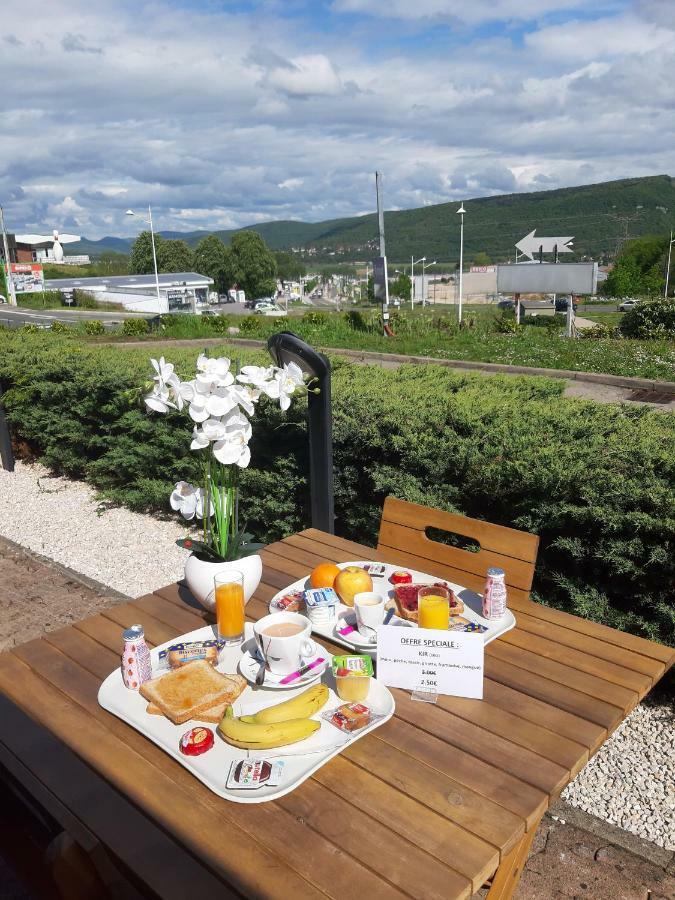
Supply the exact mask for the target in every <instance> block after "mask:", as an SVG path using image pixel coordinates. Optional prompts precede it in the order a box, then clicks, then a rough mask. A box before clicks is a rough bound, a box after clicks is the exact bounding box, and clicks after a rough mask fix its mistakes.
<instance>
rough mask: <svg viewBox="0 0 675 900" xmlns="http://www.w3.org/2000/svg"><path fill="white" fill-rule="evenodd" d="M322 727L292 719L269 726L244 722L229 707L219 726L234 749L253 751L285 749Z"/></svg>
mask: <svg viewBox="0 0 675 900" xmlns="http://www.w3.org/2000/svg"><path fill="white" fill-rule="evenodd" d="M320 727H321V723H320V722H317V721H315V720H314V719H290V720H288V721H285V722H275V723H271V724H267V725H259V724H252V723H250V722H243V721H242V720H241V719H237V718H235V717H234V715H233V713H232V708H231V707H228V709H227V710H226V712H225V715H224V716H223V719H222V721H221V723H220V725H219V726H218V731H219V732H220V734H221V736H222V737H223V738H224V739H225V740H226V741H227V743H228V744H232V745H233V746H234V747H244V748H247V749H251V750H269V749H270V748H272V747H284V746H285V745H286V744H294V743H296V742H297V741H304V739H305V738H308V737H309V736H310V735H312V734H314V732H315V731H317V730H318V729H319V728H320Z"/></svg>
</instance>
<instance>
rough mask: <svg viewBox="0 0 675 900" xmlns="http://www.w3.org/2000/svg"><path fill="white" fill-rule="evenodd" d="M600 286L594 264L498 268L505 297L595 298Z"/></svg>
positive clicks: (523, 264) (498, 277) (525, 264)
mask: <svg viewBox="0 0 675 900" xmlns="http://www.w3.org/2000/svg"><path fill="white" fill-rule="evenodd" d="M597 282H598V264H597V263H594V262H590V263H541V264H539V263H535V264H529V263H521V264H520V265H511V266H497V290H498V291H499V292H500V293H502V294H594V293H595V291H596V288H597Z"/></svg>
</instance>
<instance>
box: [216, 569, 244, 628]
mask: <svg viewBox="0 0 675 900" xmlns="http://www.w3.org/2000/svg"><path fill="white" fill-rule="evenodd" d="M216 619H217V621H218V635H219V637H222V638H225V640H228V641H232V640H237V639H238V638H241V637H242V635H243V634H244V588H243V585H242V584H240V583H238V582H236V581H230V582H228V583H226V584H216Z"/></svg>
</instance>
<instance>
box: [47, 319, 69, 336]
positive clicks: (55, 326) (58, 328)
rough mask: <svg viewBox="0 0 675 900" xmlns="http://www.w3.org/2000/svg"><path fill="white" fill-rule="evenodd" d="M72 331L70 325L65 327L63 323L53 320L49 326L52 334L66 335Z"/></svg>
mask: <svg viewBox="0 0 675 900" xmlns="http://www.w3.org/2000/svg"><path fill="white" fill-rule="evenodd" d="M72 331H73V329H72V328H71V327H70V325H66V323H65V322H61V321H60V320H59V319H55V320H54V321H53V322H52V324H51V332H52V334H68V333H69V332H72Z"/></svg>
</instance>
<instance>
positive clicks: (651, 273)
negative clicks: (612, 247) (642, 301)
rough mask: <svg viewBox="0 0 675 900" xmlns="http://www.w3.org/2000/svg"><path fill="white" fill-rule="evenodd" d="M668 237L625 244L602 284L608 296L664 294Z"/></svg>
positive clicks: (644, 239)
mask: <svg viewBox="0 0 675 900" xmlns="http://www.w3.org/2000/svg"><path fill="white" fill-rule="evenodd" d="M667 249H668V238H666V237H663V236H654V235H649V236H647V237H641V238H635V239H634V240H632V241H627V242H626V243H625V244H624V245H623V247H622V249H621V252H620V253H619V255H618V257H617V259H616V263H615V265H614V268H613V269H612V271H611V272H610V273H609V275H608V276H607V278H606V280H605V283H604V285H603V293H604V294H606V295H608V296H610V297H644V296H653V295H657V294H661V293H663V285H664V282H665V263H666V251H667Z"/></svg>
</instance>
